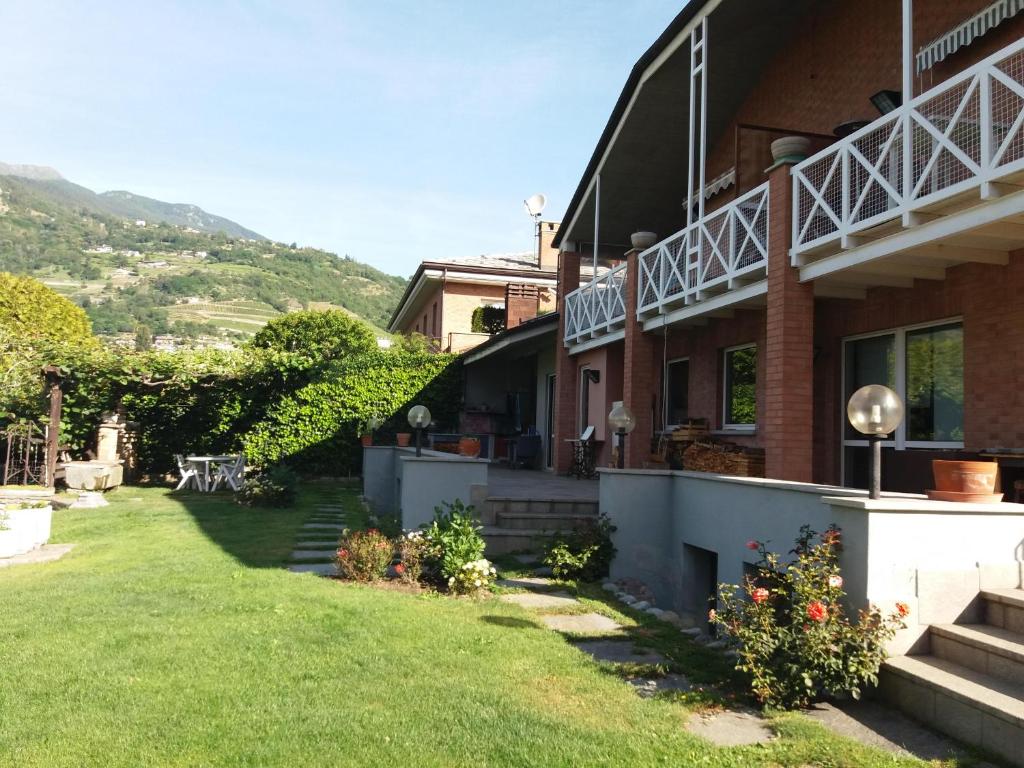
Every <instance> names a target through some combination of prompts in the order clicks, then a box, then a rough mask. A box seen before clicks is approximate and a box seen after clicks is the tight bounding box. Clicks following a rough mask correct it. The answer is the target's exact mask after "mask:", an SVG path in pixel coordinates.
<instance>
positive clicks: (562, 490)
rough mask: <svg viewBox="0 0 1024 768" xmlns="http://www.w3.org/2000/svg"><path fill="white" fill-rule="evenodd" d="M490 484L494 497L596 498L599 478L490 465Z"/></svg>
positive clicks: (585, 499)
mask: <svg viewBox="0 0 1024 768" xmlns="http://www.w3.org/2000/svg"><path fill="white" fill-rule="evenodd" d="M487 486H488V487H487V496H488V497H489V498H492V499H546V500H555V501H595V502H596V501H597V480H577V479H576V478H574V477H566V476H565V475H556V474H554V473H552V472H539V471H537V470H531V469H506V468H503V467H493V466H492V467H489V468H488V474H487Z"/></svg>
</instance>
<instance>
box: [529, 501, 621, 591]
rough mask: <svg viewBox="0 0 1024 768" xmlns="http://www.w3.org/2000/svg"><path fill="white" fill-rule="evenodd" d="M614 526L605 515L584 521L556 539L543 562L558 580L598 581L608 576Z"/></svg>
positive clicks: (611, 557)
mask: <svg viewBox="0 0 1024 768" xmlns="http://www.w3.org/2000/svg"><path fill="white" fill-rule="evenodd" d="M614 532H615V526H614V525H612V522H611V520H610V519H609V518H608V516H607V515H605V514H601V515H600V516H599V517H598V518H597V520H596V521H594V522H590V523H587V524H586V525H585V526H583V527H581V528H580V529H579V530H577V531H574V532H573V533H571V534H569V535H568V536H562V537H559V538H557V539H555V541H554V542H552V544H551V546H550V547H549V548H548V552H547V556H546V557H545V558H544V564H545V565H547V566H549V567H550V568H551V572H552V574H554V575H555V576H556V577H557V578H559V579H578V580H580V581H597V580H598V579H602V578H604V577H605V576H607V575H608V569H609V568H610V567H611V564H612V560H613V559H614V557H615V545H614V544H612V534H613V533H614Z"/></svg>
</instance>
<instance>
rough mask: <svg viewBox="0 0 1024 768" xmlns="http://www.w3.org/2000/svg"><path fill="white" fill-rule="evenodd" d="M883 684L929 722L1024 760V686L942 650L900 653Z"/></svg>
mask: <svg viewBox="0 0 1024 768" xmlns="http://www.w3.org/2000/svg"><path fill="white" fill-rule="evenodd" d="M881 689H882V692H883V695H884V696H885V697H886V698H887V699H888V700H889V701H890V702H891V703H892V704H895V705H896V706H897V707H899V708H900V709H902V710H903V711H904V712H905V713H906V714H908V715H910V716H911V717H913V718H915V719H917V720H919V721H922V722H924V723H925V724H926V725H930V726H931V727H933V728H935V729H936V730H939V731H941V732H943V733H946V734H948V735H950V736H952V737H954V738H956V739H959V740H960V741H963V742H965V743H967V744H973V745H975V746H978V747H981V748H982V749H985V750H988V751H990V752H992V753H994V754H997V755H999V756H1001V757H1003V758H1005V759H1007V760H1010V761H1011V762H1013V763H1015V764H1017V765H1021V764H1024V687H1022V686H1019V685H1014V684H1013V683H1009V682H1007V681H1005V680H1000V679H997V678H994V677H992V676H990V675H986V674H983V673H981V672H978V671H976V670H973V669H969V668H967V667H964V666H962V665H960V664H956V663H954V662H952V661H948V660H946V659H940V658H938V657H936V656H895V657H893V658H891V659H889V660H887V661H886V662H885V664H883V666H882V680H881Z"/></svg>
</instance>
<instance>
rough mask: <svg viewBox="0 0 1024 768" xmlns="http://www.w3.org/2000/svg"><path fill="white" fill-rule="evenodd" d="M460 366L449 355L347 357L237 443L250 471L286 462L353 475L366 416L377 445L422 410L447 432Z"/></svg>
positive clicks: (452, 422) (457, 397)
mask: <svg viewBox="0 0 1024 768" xmlns="http://www.w3.org/2000/svg"><path fill="white" fill-rule="evenodd" d="M461 396H462V366H461V363H460V362H459V361H458V359H457V358H456V357H455V356H453V355H434V354H423V353H414V352H406V351H393V350H392V351H376V352H370V353H367V354H363V355H356V356H353V357H350V358H347V359H345V360H343V361H341V362H339V363H338V364H336V365H333V366H331V367H329V368H328V369H326V370H325V371H324V372H323V375H322V376H321V377H320V378H319V379H318V380H317V381H314V382H312V383H311V384H309V385H307V386H305V387H302V388H301V389H299V390H297V391H296V392H294V393H293V394H291V395H289V396H286V397H283V398H282V399H281V400H280V401H279V402H277V403H276V404H275V405H273V406H272V407H271V408H270V409H269V410H268V412H267V415H266V418H265V419H264V420H263V422H262V423H260V424H258V425H256V426H255V428H254V429H253V430H251V431H250V432H249V433H248V434H247V435H246V436H245V437H244V439H243V443H244V448H245V454H246V457H247V458H248V460H249V461H250V462H253V463H256V464H276V463H286V464H289V465H291V466H293V467H295V468H296V469H297V470H299V471H301V472H303V473H305V474H310V473H313V474H324V475H339V474H351V473H355V472H358V471H359V469H360V468H361V462H362V451H361V449H360V447H359V433H360V431H361V428H362V426H363V425H364V424H365V423H366V421H367V420H368V419H370V418H371V417H377V418H378V419H381V420H382V422H383V425H382V427H381V428H380V429H379V430H378V432H377V439H378V440H391V438H392V437H393V435H394V434H395V433H396V432H408V431H410V428H409V426H408V423H407V422H406V421H405V419H406V414H407V413H408V410H409V408H411V407H412V406H413V405H417V404H423V405H426V406H427V407H428V408H429V409H430V412H431V415H432V416H433V421H434V424H435V425H436V426H438V427H439V428H441V429H454V428H455V426H456V423H457V420H458V412H459V407H460V403H461Z"/></svg>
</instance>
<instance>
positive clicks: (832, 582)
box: [828, 575, 843, 589]
mask: <svg viewBox="0 0 1024 768" xmlns="http://www.w3.org/2000/svg"><path fill="white" fill-rule="evenodd" d="M828 585H829V586H830V587H832V588H833V589H840V588H841V587H842V586H843V577H842V576H837V575H834V576H829V577H828Z"/></svg>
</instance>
